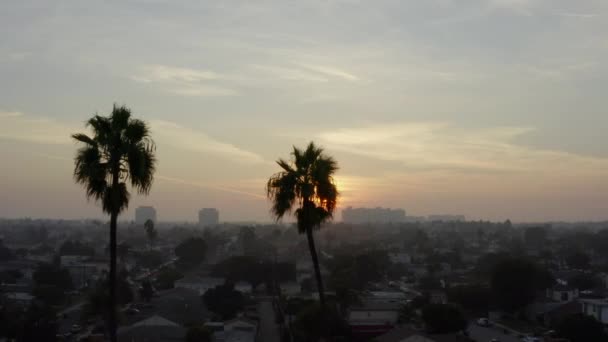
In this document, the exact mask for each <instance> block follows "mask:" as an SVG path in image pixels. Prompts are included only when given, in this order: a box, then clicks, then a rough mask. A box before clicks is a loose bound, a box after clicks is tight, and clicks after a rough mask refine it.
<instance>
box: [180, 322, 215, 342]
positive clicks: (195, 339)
mask: <svg viewBox="0 0 608 342" xmlns="http://www.w3.org/2000/svg"><path fill="white" fill-rule="evenodd" d="M211 341H213V334H212V333H211V331H209V329H207V328H205V327H201V326H195V327H190V328H188V332H187V333H186V342H211Z"/></svg>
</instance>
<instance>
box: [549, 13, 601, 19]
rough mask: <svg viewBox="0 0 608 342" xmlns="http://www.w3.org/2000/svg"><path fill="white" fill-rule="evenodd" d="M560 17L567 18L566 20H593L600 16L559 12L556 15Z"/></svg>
mask: <svg viewBox="0 0 608 342" xmlns="http://www.w3.org/2000/svg"><path fill="white" fill-rule="evenodd" d="M555 15H556V16H558V17H566V18H578V19H591V18H595V17H597V16H598V15H597V14H595V13H578V12H557V13H555Z"/></svg>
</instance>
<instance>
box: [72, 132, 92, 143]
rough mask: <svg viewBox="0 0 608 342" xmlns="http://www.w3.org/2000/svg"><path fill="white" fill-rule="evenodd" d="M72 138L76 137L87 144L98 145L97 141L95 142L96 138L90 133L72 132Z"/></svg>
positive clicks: (75, 138)
mask: <svg viewBox="0 0 608 342" xmlns="http://www.w3.org/2000/svg"><path fill="white" fill-rule="evenodd" d="M72 139H74V140H76V141H79V142H81V143H85V144H87V145H91V146H95V145H97V143H96V142H95V140H93V139H92V138H90V137H89V136H88V135H86V134H82V133H76V134H72Z"/></svg>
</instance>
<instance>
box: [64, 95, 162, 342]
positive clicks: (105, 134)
mask: <svg viewBox="0 0 608 342" xmlns="http://www.w3.org/2000/svg"><path fill="white" fill-rule="evenodd" d="M86 126H87V127H90V128H91V129H92V131H93V136H92V137H90V136H88V135H86V134H82V133H79V134H74V135H72V137H73V138H74V139H75V140H76V141H77V142H80V143H82V144H83V146H82V147H80V148H79V149H78V151H77V153H76V157H75V159H74V162H75V167H74V178H75V180H76V183H78V184H82V185H83V186H84V187H85V189H86V195H87V198H89V199H94V200H95V201H99V202H101V204H102V208H103V211H104V212H105V213H107V214H109V215H110V298H109V299H110V300H109V305H110V306H111V307H115V306H116V285H117V283H116V273H117V270H116V256H117V248H116V226H117V221H118V215H119V214H120V213H121V212H123V211H124V210H125V209H127V207H128V205H129V198H130V193H129V190H128V187H127V183H130V184H131V186H132V187H133V188H135V190H136V191H137V192H138V193H140V194H148V193H149V192H150V188H151V186H152V182H153V178H154V171H155V165H156V158H155V156H154V152H155V145H154V142H153V141H152V139H151V137H150V130H149V128H148V125H147V124H146V123H145V122H143V121H141V120H138V119H133V118H131V110H130V109H128V108H127V107H124V106H121V107H118V106H116V105H114V107H113V109H112V113H111V114H110V115H109V116H108V117H104V116H99V115H95V116H94V117H92V118H91V119H90V120H89V121H88V122H87V124H86ZM110 313H111V314H110V316H109V326H110V339H111V341H112V342H116V340H117V339H116V327H117V325H116V315H115V310H113V309H112V310H110Z"/></svg>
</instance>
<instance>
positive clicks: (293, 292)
mask: <svg viewBox="0 0 608 342" xmlns="http://www.w3.org/2000/svg"><path fill="white" fill-rule="evenodd" d="M279 287H280V288H281V293H282V294H284V295H286V296H288V297H291V296H297V295H299V294H300V292H302V286H301V285H300V284H299V283H297V282H295V281H288V282H283V283H281V284H279Z"/></svg>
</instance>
